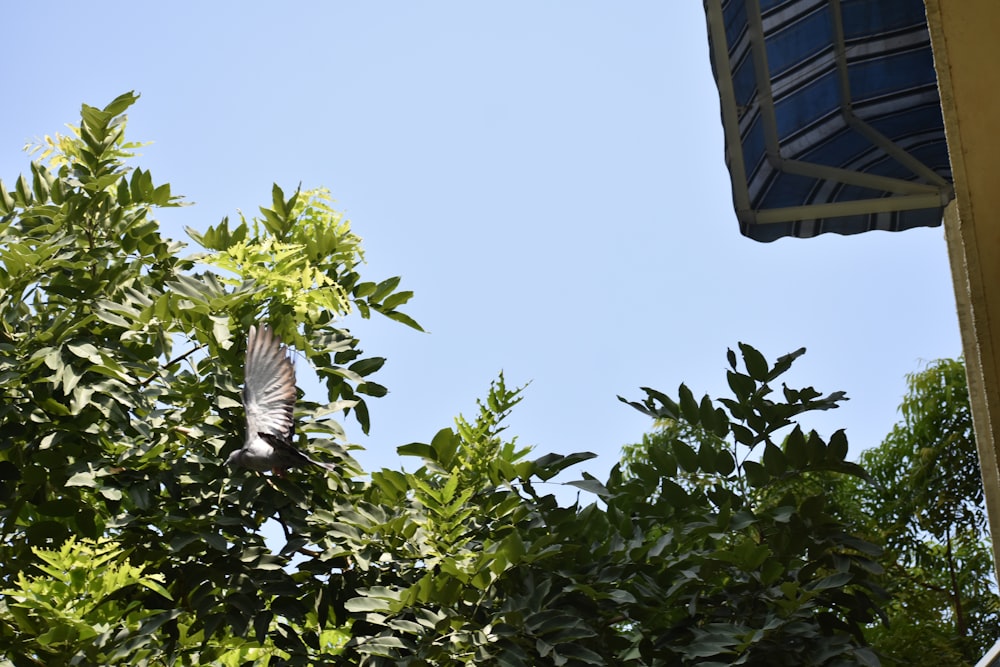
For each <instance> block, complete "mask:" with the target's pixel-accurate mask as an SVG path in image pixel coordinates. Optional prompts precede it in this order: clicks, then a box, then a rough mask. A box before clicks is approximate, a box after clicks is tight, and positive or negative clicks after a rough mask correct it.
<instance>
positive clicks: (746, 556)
mask: <svg viewBox="0 0 1000 667" xmlns="http://www.w3.org/2000/svg"><path fill="white" fill-rule="evenodd" d="M803 353H804V349H800V350H798V351H796V352H793V353H791V354H789V355H785V356H783V357H780V358H779V359H778V361H777V362H775V364H773V365H771V364H770V363H769V362H768V361H767V359H766V358H765V357H764V356H763V355H762V354H761V353H760V352H759V351H757V350H756V349H754V348H752V347H750V346H749V345H746V344H743V343H741V344H740V345H739V356H737V354H736V353H735V352H734V351H732V350H729V351H728V353H727V361H728V362H729V367H730V368H729V370H728V371H727V375H726V377H727V381H728V384H729V387H730V389H731V390H732V397H726V398H720V399H718V401H717V403H718V404H720V405H721V406H722V407H721V408H719V407H716V402H715V401H713V400H712V399H710V398H708V397H707V396H706V397H704V398H702V399H701V400H700V401H699V400H696V399H695V397H694V395H693V393H692V392H691V391H690V390H689V389H688V388H687V387H686V386H685V385H683V384H682V385H681V386H680V388H679V389H678V392H677V393H678V396H677V398H676V399H673V398H671V397H669V396H666V395H664V394H663V393H661V392H657V391H655V390H652V389H648V388H644V389H643V391H644V392H645V393H646V398H645V399H644V400H643V401H641V402H629V401H626V402H629V404H630V405H632V406H633V407H635V408H637V409H638V410H640V411H642V412H644V413H645V414H648V415H650V416H653V417H655V418H657V419H658V420H659V421H658V423H657V430H656V431H654V432H653V433H652V434H649V435H647V436H645V437H644V438H643V441H642V443H640V444H639V445H633V446H629V447H626V451H625V466H624V471H623V475H622V476H621V479H620V480H619V481H615V483H612V482H611V481H609V484H608V493H606V494H604V495H603V496H602V498H603V499H605V501H606V502H607V504H608V515H609V517H618V520H617V522H612V523H611V526H613V527H614V529H615V530H616V531H617V533H615V535H613V536H612V537H611V538H609V540H608V542H604V543H602V546H603V545H609V544H620V545H621V547H620V548H621V550H622V552H621V553H622V554H628V556H625V555H618V554H619V552H617V551H614V550H611V551H607V550H608V549H609V546H603V550H602V547H597V546H596V543H595V546H594V547H592V549H593V550H594V551H595V552H596V553H598V554H602V555H604V554H607V557H608V558H612V557H613V558H614V563H615V564H616V565H618V566H620V567H621V568H622V571H623V574H622V575H620V580H621V581H623V582H626V583H624V584H623V586H624V587H625V588H626V589H627V590H628V591H629V592H630V593H632V594H633V596H634V597H635V599H636V600H637V604H636V605H634V606H632V607H629V613H630V614H636V615H637V616H641V618H642V619H643V621H642V622H640V623H636V624H635V625H634V626H632V630H633V634H632V641H633V642H636V643H638V644H640V645H641V644H642V642H644V641H645V642H653V641H655V638H658V637H664V636H670V637H672V640H671V641H670V642H669V644H670V646H669V649H667V650H665V651H664V653H663V654H657V653H656V652H655V650H653V651H636V652H635V653H632V654H630V655H642V657H643V659H645V660H650V659H652V656H653V655H656V656H657V657H659V658H660V659H661V660H663V661H664V663H665V664H668V663H669V664H673V663H674V662H676V663H677V664H687V663H689V662H690V663H691V664H693V663H695V662H697V663H698V664H717V665H723V664H726V665H728V664H743V663H746V664H821V663H823V662H825V661H828V660H834V659H840V660H842V661H844V662H843V664H858V663H859V662H860V663H861V664H865V663H868V662H871V663H872V664H877V659H876V658H875V657H874V654H872V653H871V652H870V651H867V649H865V648H863V647H862V646H861V645H860V644H859V642H858V637H860V636H861V628H863V627H864V626H865V625H866V624H868V623H869V622H870V621H871V619H872V618H873V616H874V615H875V614H876V613H878V611H879V610H878V608H877V606H876V603H875V599H876V597H877V594H878V590H879V589H878V588H877V584H876V582H875V580H874V576H877V574H878V572H879V568H878V566H877V565H876V564H874V563H873V562H872V561H871V560H870V557H871V556H872V555H873V554H878V553H879V550H878V548H877V547H876V546H875V545H873V544H870V543H868V542H866V541H864V540H863V539H859V538H857V537H855V536H851V535H850V534H849V533H848V531H847V530H846V526H844V525H843V524H842V523H840V522H839V521H838V520H837V519H836V518H834V516H832V515H831V514H830V513H829V512H828V511H827V509H826V503H825V494H826V489H825V488H823V483H824V482H826V483H829V482H828V481H827V480H829V479H830V478H831V477H830V476H832V475H834V474H836V473H849V474H854V475H860V476H863V475H865V473H864V471H863V470H862V469H861V468H860V467H859V466H857V465H856V464H853V463H850V462H847V461H845V457H846V455H847V452H848V447H847V439H846V436H845V434H844V432H843V431H837V432H836V433H834V434H833V435H832V436H831V437H830V441H829V443H827V442H825V441H824V440H823V439H822V438H821V437H820V436H819V434H817V433H815V432H810V433H809V434H808V436H806V435H804V434H803V432H802V429H801V428H800V427H799V425H798V424H797V423H796V422H795V419H796V418H797V417H798V416H800V415H802V414H803V413H805V412H808V411H809V410H823V409H829V408H831V407H835V406H836V404H837V402H838V401H840V400H843V398H844V396H843V394H841V393H834V394H830V395H829V396H826V397H822V395H821V394H820V393H819V392H817V391H815V390H814V389H812V388H811V387H810V388H805V389H790V388H788V387H787V386H785V385H782V392H781V395H782V397H783V398H784V400H783V401H782V400H780V399H778V398H775V396H774V393H775V392H773V390H772V387H771V383H772V382H774V381H775V380H777V379H778V378H779V377H780V376H781V375H782V374H783V373H784V372H785V371H787V370H788V369H789V368H790V366H791V364H792V362H793V361H794V360H795V359H797V358H798V357H799V356H801V355H802V354H803ZM740 359H742V362H743V366H742V368H741V367H740V365H739V361H740ZM622 400H624V399H622ZM612 480H613V481H614V480H615V478H614V475H612ZM640 544H641V546H639V545H640ZM611 549H613V547H611ZM644 551H645V552H646V553H648V554H650V555H652V554H656V556H657V560H656V561H655V562H652V561H651V562H643V561H642V560H641V559H636V558H635V557H634V555H635V554H639V553H643V552H644ZM630 576H631V577H634V579H630ZM678 609H683V610H684V612H683V613H674V614H671V610H678ZM654 619H656V620H654ZM678 628H694V630H690V631H689V630H685V631H682V634H680V635H678V634H677V633H678V632H679V631H678ZM633 645H635V644H633ZM835 657H836V658H835Z"/></svg>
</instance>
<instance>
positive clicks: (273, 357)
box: [243, 325, 295, 443]
mask: <svg viewBox="0 0 1000 667" xmlns="http://www.w3.org/2000/svg"><path fill="white" fill-rule="evenodd" d="M244 373H245V377H244V380H243V406H244V408H245V409H246V415H247V433H248V434H260V435H261V436H262V437H265V436H271V437H273V438H276V439H280V440H282V441H284V442H288V443H290V442H291V439H292V434H293V433H294V430H295V422H294V420H293V416H292V412H293V410H294V409H295V368H294V367H293V366H292V361H291V359H289V358H288V350H287V348H285V346H283V345H282V344H281V341H280V340H278V337H277V336H275V335H274V332H273V331H271V329H270V327H268V326H266V325H262V326H260V327H256V326H252V327H250V335H249V337H248V338H247V358H246V367H245V368H244Z"/></svg>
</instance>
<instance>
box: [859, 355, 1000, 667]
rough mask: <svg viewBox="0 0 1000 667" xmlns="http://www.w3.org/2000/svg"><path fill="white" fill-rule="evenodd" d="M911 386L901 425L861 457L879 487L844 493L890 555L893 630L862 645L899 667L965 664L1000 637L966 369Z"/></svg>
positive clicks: (939, 370) (862, 525)
mask: <svg viewBox="0 0 1000 667" xmlns="http://www.w3.org/2000/svg"><path fill="white" fill-rule="evenodd" d="M907 385H908V389H907V393H906V396H905V397H904V398H903V401H902V403H901V405H900V413H901V417H902V419H901V421H900V422H899V423H898V424H896V425H895V426H894V427H893V429H892V432H891V433H889V435H888V436H886V438H885V440H884V441H883V442H882V443H881V444H880V445H879V446H878V447H875V448H873V449H870V450H867V451H865V452H863V453H862V455H861V463H862V465H863V466H864V467H865V468H866V469H867V470H868V471H869V472H870V474H871V476H872V478H873V480H874V481H875V484H873V485H858V484H854V483H851V482H848V483H847V486H846V488H845V489H844V490H843V493H846V494H848V495H852V496H854V497H855V498H856V499H857V500H858V501H859V504H860V507H859V511H858V512H857V513H856V514H854V518H853V522H854V523H855V525H856V527H857V529H858V530H859V531H863V532H864V533H866V534H868V535H870V536H871V539H872V540H873V541H876V542H878V543H880V544H884V546H885V549H886V559H885V563H886V566H887V573H886V578H885V586H886V588H887V589H888V590H889V592H890V593H891V594H892V595H893V601H892V602H891V603H890V604H889V605H888V606H887V612H888V614H889V620H890V622H889V625H888V627H875V628H872V629H871V630H870V631H869V633H868V636H869V637H870V638H871V640H872V642H873V643H874V644H875V645H876V646H877V647H879V648H880V649H881V650H882V651H883V653H884V654H885V655H886V656H889V657H891V658H892V659H893V660H894V663H896V664H909V665H923V664H926V665H931V664H933V665H937V666H940V665H968V664H972V663H974V662H976V661H977V660H978V659H979V657H981V656H982V655H983V654H984V653H985V652H986V651H987V650H988V649H989V647H990V646H992V645H993V643H994V642H995V641H996V639H997V637H1000V608H998V603H997V598H996V595H997V592H996V582H995V578H994V566H993V561H992V555H991V554H992V552H991V548H990V542H989V539H988V536H987V535H986V526H987V517H986V508H985V505H984V501H983V484H982V476H981V474H980V471H979V457H978V454H977V451H976V441H975V435H974V432H973V425H972V413H971V408H970V405H969V394H968V387H967V384H966V375H965V365H964V364H963V363H962V361H961V360H957V359H939V360H937V361H934V362H932V363H930V364H928V365H927V366H926V367H925V368H924V369H923V370H921V371H919V372H916V373H912V374H910V375H908V376H907Z"/></svg>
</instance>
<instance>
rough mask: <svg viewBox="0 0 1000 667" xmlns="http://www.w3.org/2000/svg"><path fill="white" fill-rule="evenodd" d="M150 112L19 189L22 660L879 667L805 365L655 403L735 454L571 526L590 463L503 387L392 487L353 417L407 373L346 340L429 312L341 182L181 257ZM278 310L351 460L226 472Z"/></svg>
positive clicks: (584, 503) (701, 462) (88, 140)
mask: <svg viewBox="0 0 1000 667" xmlns="http://www.w3.org/2000/svg"><path fill="white" fill-rule="evenodd" d="M135 100H136V96H135V95H134V94H131V93H129V94H126V95H122V96H121V97H119V98H117V99H115V100H114V101H112V102H111V103H110V104H109V105H107V106H105V107H103V108H96V107H91V106H87V105H84V106H83V108H82V114H81V119H80V124H79V125H78V126H76V127H74V128H73V132H72V134H71V135H69V136H57V137H54V138H51V139H48V140H47V141H46V143H45V145H44V146H42V150H41V153H40V154H39V155H38V159H36V160H35V161H33V162H32V163H31V166H30V174H28V175H25V176H21V177H20V178H18V179H17V181H16V182H15V183H14V185H13V188H12V189H10V190H8V188H7V186H5V185H3V184H0V386H2V391H3V401H2V402H0V587H2V589H3V599H2V601H0V652H2V654H3V655H4V656H5V657H4V658H2V659H0V663H2V664H13V665H18V666H21V665H71V664H80V665H83V664H100V665H115V664H128V665H143V664H147V665H168V664H169V665H196V664H206V663H218V664H228V665H241V664H248V663H249V664H291V665H295V664H298V665H306V664H345V665H414V666H416V665H431V664H449V665H450V664H477V665H479V664H484V665H490V664H495V665H509V666H514V665H576V664H594V665H606V664H621V665H695V664H697V665H729V664H745V665H803V664H815V665H855V664H867V665H877V664H878V659H877V657H876V656H875V654H874V653H873V652H872V650H871V649H870V648H868V647H867V646H866V641H865V638H864V634H863V629H864V627H866V626H867V625H868V624H870V623H871V622H872V621H873V620H874V619H876V618H877V617H878V615H879V591H878V587H877V585H876V581H875V579H876V578H877V577H878V576H879V575H880V574H881V567H880V566H879V564H878V563H877V562H876V559H877V557H878V553H879V550H878V548H877V547H875V546H874V545H873V544H871V543H869V542H867V541H865V540H864V539H861V538H860V537H858V536H856V535H853V534H851V533H850V532H849V531H848V530H847V526H846V524H845V523H844V522H843V521H841V520H840V519H839V518H838V517H837V516H836V515H834V514H832V513H831V512H830V511H829V508H828V504H827V502H826V498H825V497H824V494H823V493H822V490H814V491H808V490H806V491H803V488H804V487H801V486H797V485H796V484H795V481H796V480H797V479H800V478H802V477H803V476H805V475H808V474H819V473H824V474H830V475H840V474H855V475H858V474H863V471H862V470H861V469H860V468H859V467H857V466H855V465H854V464H851V463H849V462H847V461H846V455H847V441H846V438H845V437H844V435H843V432H837V433H835V434H834V435H833V436H831V437H830V438H829V439H824V438H822V437H821V436H820V435H819V434H817V433H815V432H809V433H806V432H804V431H803V430H802V428H801V427H800V426H798V425H797V419H798V418H799V417H800V416H801V415H802V414H803V413H806V412H808V411H810V410H825V409H830V408H833V407H836V405H837V403H838V402H839V401H840V400H843V398H844V397H843V395H842V394H840V393H834V394H829V395H826V396H824V395H823V394H821V393H820V392H818V391H816V390H814V389H812V388H804V389H793V388H790V387H788V386H786V385H784V384H782V385H781V388H780V390H776V389H775V387H777V384H776V383H777V382H778V381H779V378H780V377H781V376H782V374H783V373H784V372H785V371H787V370H788V368H789V367H790V366H791V365H792V363H793V362H794V361H795V360H796V359H797V358H798V357H799V356H801V354H802V353H803V352H804V350H799V351H797V352H795V353H792V354H789V355H786V356H783V357H781V358H779V359H778V360H776V361H775V362H774V363H773V364H772V363H770V362H768V361H767V360H766V359H765V357H764V356H763V355H762V354H761V353H760V352H758V351H757V350H756V349H754V348H753V347H751V346H749V345H744V344H741V345H740V346H739V354H738V355H737V353H736V352H734V351H730V352H729V353H728V355H727V360H728V362H729V370H728V371H727V378H728V380H729V386H730V388H731V389H732V395H731V396H729V397H725V398H720V399H718V400H713V399H711V398H709V397H707V396H706V397H703V398H701V399H696V398H695V397H694V396H693V394H692V393H691V391H690V390H688V389H687V387H685V386H684V385H681V387H680V388H679V390H678V393H677V396H676V397H671V396H668V395H667V394H664V393H662V392H659V391H656V390H653V389H645V390H644V392H645V397H644V398H643V399H641V400H637V401H626V402H629V403H630V404H631V405H632V406H633V407H635V408H637V409H639V410H641V411H643V412H644V413H646V414H648V415H650V416H652V417H654V418H657V419H670V420H673V421H675V422H678V423H683V424H686V425H687V427H689V428H691V429H698V431H699V432H700V433H703V434H705V435H706V437H705V438H704V440H703V441H702V442H692V441H689V440H687V439H685V438H681V437H673V438H670V439H668V440H667V441H665V442H663V443H662V446H659V445H658V446H657V447H655V448H651V449H650V456H649V459H648V460H647V461H641V462H635V463H634V464H631V465H630V467H629V471H628V474H623V473H622V471H621V470H620V469H619V468H618V467H616V468H615V469H614V470H613V471H612V473H611V475H610V477H609V478H608V479H607V480H605V481H600V480H598V479H596V478H594V477H593V476H592V475H589V474H587V473H582V474H581V478H580V479H579V480H577V481H575V482H571V484H573V485H575V486H576V487H577V488H579V489H580V491H581V496H582V499H581V500H578V501H577V502H576V503H574V504H572V505H570V506H561V505H560V504H559V503H557V502H556V499H555V497H554V496H553V495H552V494H551V493H546V492H545V491H544V489H546V488H549V487H547V485H546V484H545V483H546V482H548V481H549V480H552V478H553V477H554V476H555V475H557V474H558V473H560V472H562V471H564V470H566V469H567V468H570V467H572V466H574V465H576V464H579V463H580V462H583V461H585V460H587V459H589V458H590V457H591V456H592V455H591V454H589V453H586V452H577V453H564V454H559V453H553V454H546V455H543V456H540V457H538V456H532V452H531V450H530V449H529V448H524V447H519V446H518V445H517V443H516V442H515V441H514V440H513V439H508V438H507V437H506V435H505V426H504V419H505V417H506V416H507V414H508V413H509V411H510V410H511V409H512V408H513V407H514V406H515V405H516V404H517V403H518V401H520V400H521V396H522V394H521V389H520V388H510V387H508V386H507V384H506V382H505V378H504V377H503V376H502V375H501V376H500V377H498V378H497V379H495V380H494V381H493V383H492V384H491V385H490V387H489V390H488V392H487V394H486V396H485V397H484V398H483V399H481V400H480V402H479V404H478V413H477V414H476V415H474V416H473V417H472V418H465V417H459V418H457V419H456V421H455V423H454V425H452V426H451V427H447V428H443V429H441V430H440V431H439V432H438V433H436V434H434V435H433V437H430V438H428V439H427V440H428V441H427V442H413V443H410V444H405V445H402V446H401V447H400V448H399V452H400V453H401V454H403V455H405V456H408V457H414V458H415V459H416V461H417V462H418V466H417V468H416V469H415V470H414V471H413V472H406V471H402V470H391V469H382V470H376V471H370V472H367V473H366V472H365V471H362V470H361V468H360V466H359V465H358V464H357V462H356V461H355V460H354V459H353V458H352V457H351V455H350V449H351V446H350V445H349V444H348V443H347V442H346V441H345V437H344V431H343V428H342V425H341V421H340V420H341V419H343V418H345V416H348V417H350V418H353V419H355V420H357V422H358V423H359V424H360V425H361V427H362V428H363V429H367V428H368V425H369V416H368V410H367V401H368V400H370V399H373V398H377V397H379V396H381V395H383V394H384V393H385V391H386V389H385V388H384V387H382V386H381V385H379V384H378V383H377V382H375V381H374V380H373V379H372V375H373V374H374V373H375V372H376V371H378V369H379V368H380V367H381V366H382V365H383V363H384V361H385V360H384V359H382V358H380V357H377V356H372V357H368V356H365V355H364V354H363V351H362V349H361V348H360V342H359V341H358V340H357V339H356V338H354V337H353V336H352V335H351V333H350V332H349V330H348V329H347V328H345V327H344V320H345V318H347V317H349V316H352V314H353V316H361V317H369V316H371V315H372V314H373V313H379V314H381V315H384V316H386V317H387V318H389V319H390V320H395V321H397V322H400V323H403V324H404V325H408V326H411V327H414V328H417V329H419V325H418V324H417V323H416V322H415V321H414V320H413V319H411V318H410V317H409V316H408V315H406V314H405V313H403V312H402V311H400V310H399V308H400V307H402V306H404V305H405V304H406V302H407V301H408V300H409V299H410V297H411V296H412V295H411V293H410V292H408V291H405V290H401V289H400V284H401V283H400V279H399V278H398V277H393V278H388V279H383V280H367V279H365V278H363V277H362V275H361V271H362V269H363V265H362V259H363V254H362V249H361V245H360V239H359V238H358V237H357V236H356V235H355V234H354V233H353V231H352V230H351V227H350V224H349V223H348V222H347V221H346V220H344V219H343V217H342V216H341V215H340V214H339V213H338V212H336V211H335V210H333V209H332V208H331V207H330V205H329V198H328V196H327V193H326V192H325V191H323V190H302V189H296V190H295V192H293V193H291V194H290V195H288V194H286V193H285V192H284V191H283V190H282V189H281V188H280V187H278V186H275V187H274V188H273V191H272V193H271V201H270V204H269V206H267V207H261V209H260V214H259V215H257V216H253V217H251V218H246V217H243V216H240V218H239V220H238V221H235V222H234V221H229V220H223V221H222V222H221V223H219V224H216V225H214V226H209V227H207V228H206V229H204V230H200V231H199V230H189V235H190V236H191V238H192V239H193V240H194V241H195V242H196V243H197V244H198V245H199V246H200V247H201V249H200V250H197V251H195V252H192V253H189V252H188V250H187V248H186V246H184V245H182V244H180V243H177V242H174V241H171V240H169V239H167V238H165V237H163V236H162V235H161V232H160V229H159V226H158V224H157V222H156V220H155V219H154V217H153V215H154V212H155V209H156V208H157V207H164V206H176V205H179V204H181V201H180V199H179V198H177V197H176V196H174V195H173V194H172V193H171V190H170V187H169V185H166V184H162V185H158V184H156V182H155V181H154V180H153V178H152V176H151V174H150V173H149V172H148V171H145V170H143V169H141V168H138V167H132V166H131V165H130V160H131V159H132V157H133V155H132V153H133V151H134V149H135V147H136V145H135V144H131V143H128V142H126V140H125V135H124V131H125V126H126V116H125V112H126V110H127V109H128V108H129V107H130V106H131V105H132V104H133V103H134V102H135ZM256 322H266V323H268V324H269V325H270V326H271V327H272V328H273V329H274V330H275V331H276V332H277V333H278V335H279V336H280V337H281V338H282V339H283V340H284V341H285V342H286V343H288V344H289V345H291V346H292V347H293V348H294V350H295V351H296V354H297V355H300V356H301V358H302V359H303V360H304V361H305V362H306V363H307V364H308V365H309V366H311V367H312V368H314V369H315V371H316V373H317V375H318V377H319V378H320V380H321V382H322V383H323V387H324V389H325V392H326V395H325V396H324V397H323V399H322V400H321V401H315V400H314V398H313V397H307V396H300V400H299V403H298V406H297V409H296V418H297V420H298V421H299V429H298V438H299V442H298V445H300V446H302V447H304V448H307V449H308V450H309V451H310V452H311V453H312V454H314V455H315V456H316V457H318V458H322V459H323V460H325V461H329V462H332V463H335V464H336V465H337V472H335V473H331V474H317V473H316V472H315V471H311V472H305V471H300V472H293V473H291V474H289V475H288V476H287V477H275V476H268V475H257V474H253V473H247V472H232V471H230V470H228V469H227V468H226V467H225V466H224V465H223V461H224V460H225V458H226V455H227V454H228V453H229V452H230V451H232V450H233V449H234V448H236V447H238V446H239V445H240V443H241V441H242V437H243V434H242V429H243V425H242V424H243V414H242V407H241V405H240V397H239V386H240V384H241V382H242V361H243V341H244V340H245V332H246V331H247V329H248V328H249V326H250V325H251V324H252V323H256ZM623 400H624V399H623ZM692 478H699V479H702V480H704V481H703V483H699V484H691V483H688V482H689V480H690V479H692ZM586 499H590V500H586ZM270 522H273V524H276V525H277V526H279V527H280V530H281V531H282V537H281V538H279V539H278V540H277V543H275V540H270V541H269V540H268V539H266V537H265V531H264V530H263V528H264V526H265V524H268V523H270Z"/></svg>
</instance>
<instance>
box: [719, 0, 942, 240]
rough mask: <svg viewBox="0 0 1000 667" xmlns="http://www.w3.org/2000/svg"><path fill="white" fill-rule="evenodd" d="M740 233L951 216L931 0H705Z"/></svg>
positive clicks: (913, 222)
mask: <svg viewBox="0 0 1000 667" xmlns="http://www.w3.org/2000/svg"><path fill="white" fill-rule="evenodd" d="M705 13H706V15H707V17H708V27H709V42H710V47H711V56H712V69H713V71H714V73H715V79H716V82H717V83H718V87H719V96H720V98H721V102H722V120H723V126H724V128H725V133H726V161H727V163H728V166H729V171H730V174H731V176H732V181H733V200H734V203H735V206H736V213H737V216H738V218H739V221H740V231H741V232H742V233H743V234H744V235H746V236H749V237H750V238H752V239H755V240H757V241H773V240H775V239H778V238H781V237H784V236H798V237H810V236H816V235H817V234H822V233H824V232H836V233H838V234H857V233H859V232H865V231H870V230H874V229H882V230H889V231H900V230H904V229H910V228H912V227H933V226H936V225H940V224H941V216H942V209H943V207H944V205H945V204H947V203H948V201H949V200H950V199H951V198H952V196H953V194H952V188H951V166H950V164H949V161H948V147H947V144H946V141H945V134H944V122H943V120H942V117H941V104H940V99H939V96H938V88H937V76H936V74H935V71H934V60H933V55H932V53H931V45H930V36H929V34H928V31H927V20H926V16H925V14H924V3H923V0H786V1H781V0H705Z"/></svg>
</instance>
